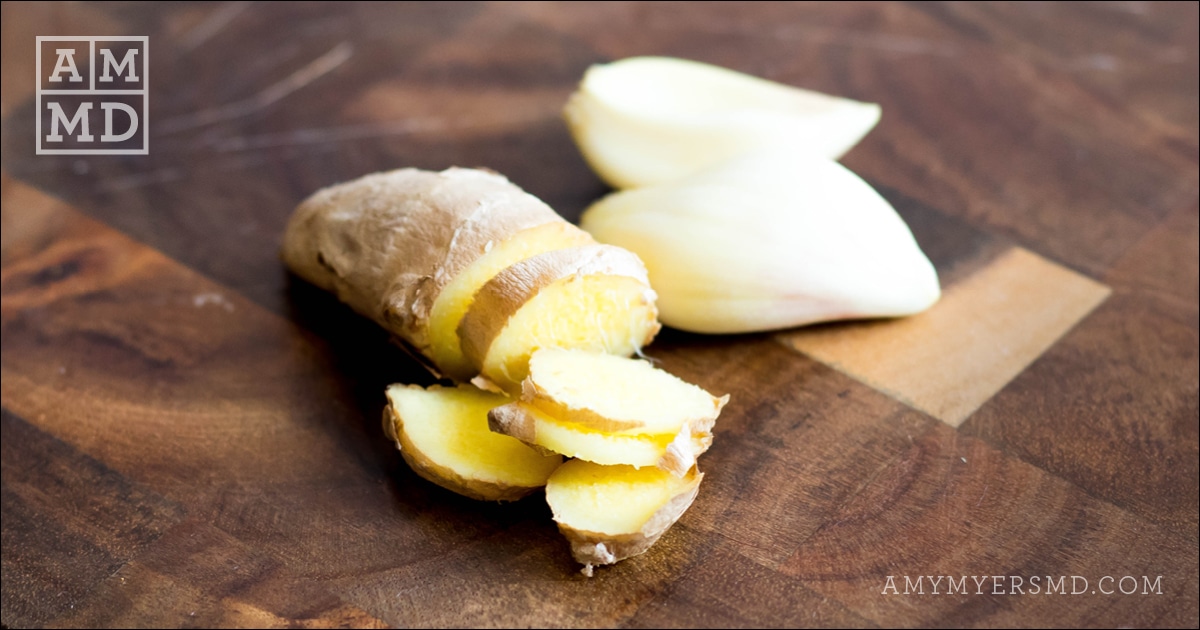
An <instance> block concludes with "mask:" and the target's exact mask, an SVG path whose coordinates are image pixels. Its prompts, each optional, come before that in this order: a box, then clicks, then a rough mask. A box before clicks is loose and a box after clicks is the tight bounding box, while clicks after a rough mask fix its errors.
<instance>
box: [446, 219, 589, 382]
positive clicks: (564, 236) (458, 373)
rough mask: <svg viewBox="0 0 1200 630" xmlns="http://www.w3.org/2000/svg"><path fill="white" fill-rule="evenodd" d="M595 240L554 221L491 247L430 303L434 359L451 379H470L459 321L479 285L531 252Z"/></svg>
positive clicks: (585, 243) (560, 222) (551, 249)
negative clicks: (463, 351)
mask: <svg viewBox="0 0 1200 630" xmlns="http://www.w3.org/2000/svg"><path fill="white" fill-rule="evenodd" d="M594 243H595V241H593V240H592V237H591V236H590V235H588V233H587V232H584V231H583V230H580V229H579V228H577V227H575V226H574V225H572V224H570V223H567V222H566V221H555V222H552V223H546V224H542V225H539V226H535V227H532V228H528V229H526V230H523V231H521V232H518V233H517V234H515V235H513V236H512V237H511V238H508V239H506V240H504V241H501V242H500V243H498V244H495V245H493V246H492V247H490V248H489V249H488V250H487V251H486V253H484V254H483V255H482V256H480V257H479V258H478V259H476V260H475V262H473V263H471V265H470V266H468V267H467V268H466V269H464V270H462V271H461V272H460V273H459V274H458V275H457V276H455V278H454V279H453V280H451V281H450V282H449V283H448V284H446V286H444V287H442V290H441V293H439V294H438V297H437V299H436V300H435V301H434V303H433V309H432V310H431V312H430V315H429V333H430V348H429V350H430V355H431V356H432V358H433V360H434V362H435V363H436V364H437V365H438V367H439V368H441V370H442V371H443V372H444V373H445V374H446V375H447V376H449V377H451V378H453V379H456V380H459V381H463V380H466V379H469V378H470V377H471V376H473V375H474V374H475V373H476V370H475V369H474V368H473V367H472V366H471V362H470V361H468V360H467V358H466V357H465V356H463V353H462V345H461V343H460V342H459V339H458V324H459V322H461V321H462V318H463V317H464V316H465V315H466V314H467V310H468V309H469V308H470V307H471V303H472V302H473V301H474V299H475V293H476V292H477V291H479V288H480V287H482V286H483V285H484V284H486V283H487V281H488V280H491V279H492V278H493V277H495V275H496V274H498V273H500V272H501V271H503V270H504V269H505V268H506V267H508V266H510V265H512V264H514V263H517V262H519V261H521V260H524V259H526V258H529V257H530V256H535V255H537V254H541V253H544V252H548V251H553V250H556V249H566V248H569V247H577V246H580V245H587V244H594Z"/></svg>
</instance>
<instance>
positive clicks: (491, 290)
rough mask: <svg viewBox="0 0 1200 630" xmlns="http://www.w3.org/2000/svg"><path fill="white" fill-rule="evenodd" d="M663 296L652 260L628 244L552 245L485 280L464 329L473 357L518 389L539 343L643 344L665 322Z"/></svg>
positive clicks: (634, 348) (627, 351)
mask: <svg viewBox="0 0 1200 630" xmlns="http://www.w3.org/2000/svg"><path fill="white" fill-rule="evenodd" d="M656 297H657V296H656V294H655V293H654V291H653V290H652V289H650V286H649V281H648V280H647V278H646V275H645V267H644V266H643V265H642V263H641V261H640V260H638V258H637V257H636V256H634V255H633V254H630V253H629V252H627V251H625V250H622V249H619V248H609V247H607V246H603V245H593V246H587V247H578V248H572V249H565V250H558V251H552V252H547V253H545V254H541V255H538V256H533V257H531V258H528V259H525V260H523V261H521V262H519V263H517V264H515V265H512V266H511V267H509V268H507V269H505V270H504V271H502V272H500V273H499V274H497V275H496V277H495V278H493V279H492V280H490V281H489V282H488V283H487V284H485V285H484V286H483V288H482V289H480V290H479V293H478V294H477V295H476V297H475V302H474V304H472V306H471V309H470V310H469V311H468V312H467V315H466V316H465V317H464V318H463V320H462V323H461V324H460V325H459V330H458V333H459V337H460V338H461V339H462V347H463V353H464V355H465V356H466V357H467V358H468V360H470V361H472V362H474V363H475V364H477V365H480V372H481V373H482V374H483V376H484V377H485V378H487V379H488V380H490V381H492V382H493V383H495V384H496V385H498V386H499V387H501V388H502V389H504V390H505V391H508V392H510V393H513V394H514V395H515V394H517V393H519V392H520V389H521V381H523V380H524V379H525V377H526V376H527V375H528V372H529V357H530V355H532V354H533V352H534V351H536V350H538V349H540V348H551V347H566V348H579V349H584V350H591V351H595V352H602V353H609V354H618V355H631V354H634V353H636V352H638V351H639V350H640V349H641V348H642V347H643V346H645V345H646V344H648V343H650V341H651V340H652V339H653V338H654V335H655V334H657V333H658V330H659V328H660V327H661V325H660V324H659V323H658V309H657V306H656V305H655V300H656Z"/></svg>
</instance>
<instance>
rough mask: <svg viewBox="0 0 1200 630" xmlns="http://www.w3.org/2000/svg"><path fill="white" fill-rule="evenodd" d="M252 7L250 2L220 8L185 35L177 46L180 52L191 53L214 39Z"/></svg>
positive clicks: (227, 4) (177, 42) (225, 5)
mask: <svg viewBox="0 0 1200 630" xmlns="http://www.w3.org/2000/svg"><path fill="white" fill-rule="evenodd" d="M249 7H250V3H249V2H228V3H225V4H224V5H222V6H220V7H218V8H217V9H216V10H215V11H213V12H212V13H210V14H209V16H208V17H206V18H204V20H203V21H202V22H200V23H199V24H197V25H196V26H195V27H194V28H192V30H190V31H188V32H186V33H184V34H183V35H182V36H181V37H180V38H179V39H178V40H176V42H175V45H176V47H178V49H179V51H180V52H187V51H190V50H192V49H194V48H196V47H197V46H199V45H200V44H203V43H204V42H206V41H208V40H209V39H212V36H213V35H216V34H217V33H220V32H221V31H222V30H224V29H225V28H226V27H228V26H229V24H230V23H231V22H233V20H234V19H235V18H237V16H239V15H241V14H242V12H243V11H245V10H246V9H247V8H249Z"/></svg>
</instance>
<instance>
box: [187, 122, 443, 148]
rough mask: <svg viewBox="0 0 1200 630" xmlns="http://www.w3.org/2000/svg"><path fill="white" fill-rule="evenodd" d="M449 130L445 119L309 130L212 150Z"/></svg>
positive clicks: (223, 143) (220, 143)
mask: <svg viewBox="0 0 1200 630" xmlns="http://www.w3.org/2000/svg"><path fill="white" fill-rule="evenodd" d="M446 127H447V123H446V121H445V120H443V119H439V118H413V119H408V120H402V121H398V122H394V123H370V124H362V125H340V126H335V127H309V128H304V129H296V130H293V131H285V132H282V133H266V134H259V135H254V136H235V137H231V138H219V139H216V140H213V141H212V142H211V146H212V148H213V150H214V151H216V152H217V153H232V152H238V151H251V150H255V149H269V148H273V147H283V146H293V145H304V144H320V143H324V142H342V141H345V140H359V139H362V138H377V137H379V136H404V135H408V134H412V133H421V132H427V131H440V130H443V129H445V128H446Z"/></svg>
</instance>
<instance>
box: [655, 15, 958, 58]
mask: <svg viewBox="0 0 1200 630" xmlns="http://www.w3.org/2000/svg"><path fill="white" fill-rule="evenodd" d="M651 24H652V26H653V27H654V28H657V29H662V30H676V29H680V28H686V29H687V30H689V31H701V32H705V33H709V34H716V35H742V36H746V37H763V38H768V39H778V40H785V41H803V42H805V43H810V44H816V45H830V46H845V47H848V48H867V49H874V50H880V51H883V52H889V53H900V54H908V55H935V56H939V57H954V56H955V55H957V54H959V52H960V46H959V45H957V44H955V43H953V42H949V41H938V40H934V39H929V38H925V37H913V36H910V35H896V34H891V33H876V32H871V31H858V30H852V29H842V28H829V27H823V26H807V25H794V24H789V25H785V26H777V27H775V28H770V29H764V28H762V27H761V26H760V25H749V24H747V25H741V24H730V23H728V22H725V21H715V22H708V23H705V24H699V25H697V24H691V23H689V24H687V25H686V27H685V26H684V25H680V24H677V23H675V22H674V21H666V20H652V21H651Z"/></svg>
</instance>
